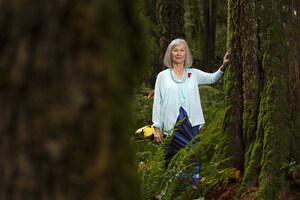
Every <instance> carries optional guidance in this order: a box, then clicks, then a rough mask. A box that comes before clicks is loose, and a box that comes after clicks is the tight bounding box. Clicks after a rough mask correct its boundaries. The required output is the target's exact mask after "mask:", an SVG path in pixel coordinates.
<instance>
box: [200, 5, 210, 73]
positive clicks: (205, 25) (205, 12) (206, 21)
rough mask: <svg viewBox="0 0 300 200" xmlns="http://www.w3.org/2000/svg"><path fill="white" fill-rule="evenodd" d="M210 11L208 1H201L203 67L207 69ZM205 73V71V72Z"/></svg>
mask: <svg viewBox="0 0 300 200" xmlns="http://www.w3.org/2000/svg"><path fill="white" fill-rule="evenodd" d="M209 30H210V9H209V0H203V58H202V59H203V60H202V62H203V67H204V68H205V69H208V68H209V67H208V63H209V42H210V35H209V34H210V31H209ZM206 71H207V70H206Z"/></svg>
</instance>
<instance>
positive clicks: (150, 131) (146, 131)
mask: <svg viewBox="0 0 300 200" xmlns="http://www.w3.org/2000/svg"><path fill="white" fill-rule="evenodd" d="M153 134H154V128H153V126H151V127H149V126H147V127H146V128H145V129H144V136H145V137H150V136H151V135H153Z"/></svg>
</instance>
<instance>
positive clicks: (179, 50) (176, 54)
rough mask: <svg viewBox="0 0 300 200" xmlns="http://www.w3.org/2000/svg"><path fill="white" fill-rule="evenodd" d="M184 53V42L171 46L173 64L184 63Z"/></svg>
mask: <svg viewBox="0 0 300 200" xmlns="http://www.w3.org/2000/svg"><path fill="white" fill-rule="evenodd" d="M185 55H186V49H185V44H184V43H180V44H178V45H176V46H174V47H173V49H172V61H173V63H174V64H182V63H184V60H185Z"/></svg>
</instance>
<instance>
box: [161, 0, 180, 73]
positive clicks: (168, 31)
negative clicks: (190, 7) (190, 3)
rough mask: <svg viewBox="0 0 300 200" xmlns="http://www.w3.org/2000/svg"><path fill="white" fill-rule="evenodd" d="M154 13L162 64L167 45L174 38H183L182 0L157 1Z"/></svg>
mask: <svg viewBox="0 0 300 200" xmlns="http://www.w3.org/2000/svg"><path fill="white" fill-rule="evenodd" d="M156 12H157V14H156V18H157V24H158V35H159V55H160V63H163V58H164V55H165V52H166V49H167V47H168V45H169V43H170V42H171V41H172V40H174V39H176V38H185V33H184V0H157V1H156ZM162 69H164V67H163V65H162Z"/></svg>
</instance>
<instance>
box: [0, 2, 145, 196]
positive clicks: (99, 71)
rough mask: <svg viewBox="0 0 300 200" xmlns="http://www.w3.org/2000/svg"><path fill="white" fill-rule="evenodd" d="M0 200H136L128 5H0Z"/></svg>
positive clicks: (136, 68)
mask: <svg viewBox="0 0 300 200" xmlns="http://www.w3.org/2000/svg"><path fill="white" fill-rule="evenodd" d="M0 13H1V17H0V30H1V32H0V44H1V46H0V110H1V114H0V135H1V140H0V157H1V162H0V172H1V181H0V199H30V200H33V199H38V200H40V199H62V200H63V199H74V200H76V199H97V200H98V199H139V192H137V191H139V189H138V188H140V186H139V182H138V181H137V179H136V177H135V168H134V166H133V157H132V156H131V152H130V148H129V144H128V140H129V134H128V133H129V130H130V124H131V123H132V121H131V118H130V115H131V113H130V105H131V102H130V99H131V96H132V93H133V86H134V83H135V82H136V77H138V74H139V73H140V71H141V69H142V68H141V66H143V64H144V63H143V59H144V55H143V52H144V49H145V48H144V42H143V41H144V39H143V37H142V31H141V26H140V24H139V23H138V21H137V17H136V16H137V15H136V13H135V2H134V1H133V0H129V1H102V0H100V1H98V0H91V1H70V0H65V1H60V0H32V1H28V0H11V1H1V2H0Z"/></svg>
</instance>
